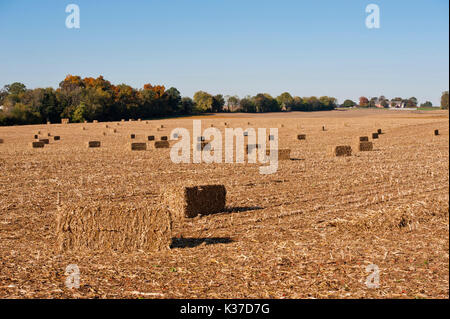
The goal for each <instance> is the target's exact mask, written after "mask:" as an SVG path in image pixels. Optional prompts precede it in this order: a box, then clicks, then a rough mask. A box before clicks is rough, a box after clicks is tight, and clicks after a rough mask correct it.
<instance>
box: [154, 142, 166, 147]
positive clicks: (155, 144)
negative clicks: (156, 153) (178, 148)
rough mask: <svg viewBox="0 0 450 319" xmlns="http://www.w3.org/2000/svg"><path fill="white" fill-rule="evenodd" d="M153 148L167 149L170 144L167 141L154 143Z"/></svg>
mask: <svg viewBox="0 0 450 319" xmlns="http://www.w3.org/2000/svg"><path fill="white" fill-rule="evenodd" d="M153 147H154V148H169V147H170V144H169V141H155V142H154V143H153Z"/></svg>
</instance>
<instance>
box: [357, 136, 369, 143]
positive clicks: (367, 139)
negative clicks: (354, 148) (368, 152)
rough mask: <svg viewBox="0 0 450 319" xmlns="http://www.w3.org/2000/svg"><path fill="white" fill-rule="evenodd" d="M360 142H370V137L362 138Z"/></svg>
mask: <svg viewBox="0 0 450 319" xmlns="http://www.w3.org/2000/svg"><path fill="white" fill-rule="evenodd" d="M359 141H360V142H368V141H369V137H368V136H360V137H359Z"/></svg>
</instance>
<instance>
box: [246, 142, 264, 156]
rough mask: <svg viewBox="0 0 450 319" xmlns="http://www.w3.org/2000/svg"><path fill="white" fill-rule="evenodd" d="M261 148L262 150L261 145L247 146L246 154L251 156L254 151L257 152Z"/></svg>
mask: <svg viewBox="0 0 450 319" xmlns="http://www.w3.org/2000/svg"><path fill="white" fill-rule="evenodd" d="M259 148H261V145H260V144H247V145H246V146H245V153H246V154H250V153H252V152H253V151H254V150H257V149H259Z"/></svg>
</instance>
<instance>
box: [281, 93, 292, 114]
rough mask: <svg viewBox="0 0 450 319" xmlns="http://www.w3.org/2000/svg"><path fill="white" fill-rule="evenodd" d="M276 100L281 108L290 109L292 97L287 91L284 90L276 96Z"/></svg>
mask: <svg viewBox="0 0 450 319" xmlns="http://www.w3.org/2000/svg"><path fill="white" fill-rule="evenodd" d="M277 102H278V104H279V105H280V108H281V109H282V110H290V109H291V108H292V105H293V103H294V98H293V97H292V95H291V94H290V93H289V92H284V93H281V95H279V96H278V97H277Z"/></svg>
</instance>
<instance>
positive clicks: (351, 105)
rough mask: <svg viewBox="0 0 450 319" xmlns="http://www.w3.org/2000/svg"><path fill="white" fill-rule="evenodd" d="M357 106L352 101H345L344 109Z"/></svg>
mask: <svg viewBox="0 0 450 319" xmlns="http://www.w3.org/2000/svg"><path fill="white" fill-rule="evenodd" d="M355 105H356V103H355V102H353V101H352V100H345V101H344V103H343V104H342V106H343V107H354V106H355Z"/></svg>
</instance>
